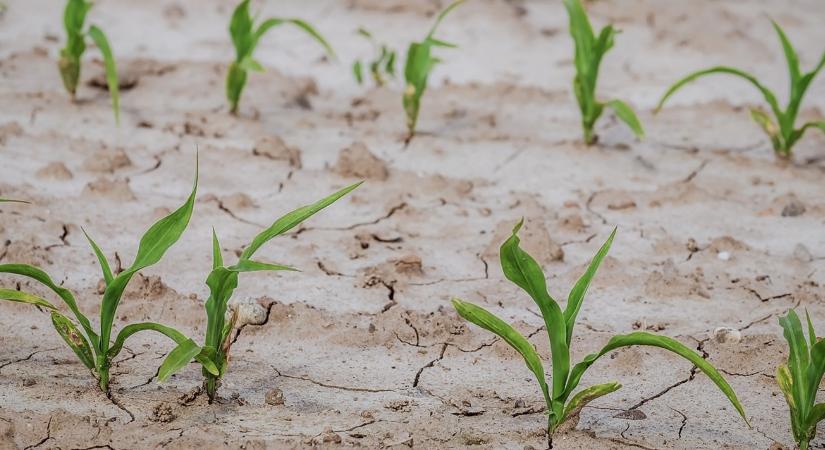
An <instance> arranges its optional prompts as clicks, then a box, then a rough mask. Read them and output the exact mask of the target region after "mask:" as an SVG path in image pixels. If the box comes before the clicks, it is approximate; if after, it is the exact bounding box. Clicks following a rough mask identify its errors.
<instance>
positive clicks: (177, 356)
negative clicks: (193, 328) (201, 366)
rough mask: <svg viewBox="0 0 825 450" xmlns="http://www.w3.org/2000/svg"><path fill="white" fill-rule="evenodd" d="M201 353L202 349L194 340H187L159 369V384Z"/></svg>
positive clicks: (167, 357)
mask: <svg viewBox="0 0 825 450" xmlns="http://www.w3.org/2000/svg"><path fill="white" fill-rule="evenodd" d="M200 352H201V348H200V347H199V346H198V344H196V343H195V341H193V340H192V339H187V340H185V341H183V342H181V343H180V344H178V346H177V347H175V348H174V349H173V350H172V351H171V352H169V354H168V355H166V358H165V359H164V360H163V363H162V364H161V365H160V368H159V369H158V383H163V382H164V381H166V380H167V379H168V378H169V377H170V376H171V375H172V374H173V373H175V372H177V371H179V370H180V369H182V368H184V367H186V365H187V364H189V362H190V361H192V359H193V358H194V357H195V356H197V355H198V354H199V353H200Z"/></svg>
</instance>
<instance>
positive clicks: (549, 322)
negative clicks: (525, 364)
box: [500, 220, 570, 416]
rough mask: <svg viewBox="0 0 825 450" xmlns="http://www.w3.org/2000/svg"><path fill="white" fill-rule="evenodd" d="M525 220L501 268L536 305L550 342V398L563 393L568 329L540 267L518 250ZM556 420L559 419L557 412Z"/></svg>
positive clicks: (510, 242) (503, 254)
mask: <svg viewBox="0 0 825 450" xmlns="http://www.w3.org/2000/svg"><path fill="white" fill-rule="evenodd" d="M523 223H524V220H521V221H520V222H519V223H518V224H516V226H515V227H514V228H513V233H512V235H511V236H510V238H509V239H507V240H506V241H505V242H504V244H502V245H501V252H500V258H501V268H502V270H503V271H504V276H505V277H507V279H508V280H510V281H512V282H513V283H515V284H516V285H518V286H519V287H520V288H522V289H524V290H525V291H526V292H527V293H528V294H530V297H532V298H533V301H535V302H536V304H537V305H538V307H539V309H540V310H541V315H542V317H543V318H544V324H545V327H546V328H547V335H548V337H549V339H550V349H551V353H552V357H553V396H554V398H555V397H556V396H557V395H559V394H560V393H561V392H563V391H564V386H565V383H566V382H567V376H568V373H569V370H570V350H569V347H568V346H567V326H566V323H565V320H564V315H563V314H562V312H561V308H560V307H559V304H558V303H556V301H555V300H553V298H552V297H550V294H548V293H547V284H546V282H545V279H544V272H542V270H541V267H540V266H539V264H538V263H537V262H536V261H535V260H534V259H533V258H532V257H531V256H530V255H528V254H527V252H525V251H524V250H522V249H521V248H520V247H519V242H520V240H519V237H518V232H519V230H520V229H521V226H522V224H523ZM557 416H561V411H558V414H557Z"/></svg>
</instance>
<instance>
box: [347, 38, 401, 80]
mask: <svg viewBox="0 0 825 450" xmlns="http://www.w3.org/2000/svg"><path fill="white" fill-rule="evenodd" d="M357 33H358V35H359V36H363V37H364V38H365V39H366V40H368V41H369V42H370V44H372V47H373V50H374V52H375V55H374V56H373V58H372V60H370V61H369V74H370V76H372V80H373V81H374V82H375V85H376V86H378V87H381V86H383V85H384V84H385V83H386V82H387V78H395V50H393V49H391V48H389V47H388V46H387V45H386V44H379V43H378V42H376V40H375V38H374V37H373V36H372V33H370V32H369V31H367V30H366V29H364V28H359V29H358V31H357ZM352 73H353V74H354V75H355V81H357V82H358V84H363V83H364V64H363V63H362V62H361V60H357V61H355V63H353V65H352Z"/></svg>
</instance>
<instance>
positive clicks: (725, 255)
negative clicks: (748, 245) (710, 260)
mask: <svg viewBox="0 0 825 450" xmlns="http://www.w3.org/2000/svg"><path fill="white" fill-rule="evenodd" d="M716 257H717V258H719V259H721V260H722V261H727V260H729V259H730V252H719V254H718V255H716Z"/></svg>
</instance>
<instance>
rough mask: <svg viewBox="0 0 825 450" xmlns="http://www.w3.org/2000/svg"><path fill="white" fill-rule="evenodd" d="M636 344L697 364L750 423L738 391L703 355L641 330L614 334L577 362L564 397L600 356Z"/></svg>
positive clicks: (680, 344) (664, 337)
mask: <svg viewBox="0 0 825 450" xmlns="http://www.w3.org/2000/svg"><path fill="white" fill-rule="evenodd" d="M634 345H646V346H652V347H659V348H662V349H665V350H668V351H671V352H673V353H675V354H677V355H679V356H681V357H682V358H685V359H687V360H688V361H690V362H691V363H693V365H695V366H696V367H697V368H698V369H699V370H701V371H702V372H703V373H704V374H705V375H707V376H708V378H710V380H711V381H713V382H714V384H716V386H717V387H718V388H719V389H720V390H721V391H722V393H723V394H725V396H726V397H727V398H728V400H730V402H731V404H732V405H733V407H734V408H736V411H738V412H739V415H740V416H742V419H744V420H745V423H748V419H747V417H746V416H745V410H744V408H742V405H741V404H740V403H739V399H738V398H737V397H736V393H735V392H734V391H733V388H731V387H730V385H729V384H728V382H727V381H726V380H725V378H724V377H723V376H722V374H720V373H719V371H718V370H716V368H714V367H713V366H712V365H711V364H710V363H709V362H707V361H706V360H705V359H703V358H702V356H701V355H699V354H698V353H696V352H695V351H693V350H691V349H690V348H688V347H686V346H685V345H684V344H682V343H681V342H679V341H677V340H675V339H672V338H669V337H667V336H657V335H655V334H651V333H646V332H641V331H640V332H635V333H630V334H622V335H617V336H614V337H613V338H612V339H610V341H609V342H608V343H607V345H605V346H604V348H602V349H601V351H599V352H598V353H592V354H590V355H588V356H587V357H585V358H584V359H583V360H582V362H580V363H578V364H576V365H575V366H574V367H573V370H572V371H571V373H570V382H569V383H568V385H567V389H566V390H565V392H564V395H565V397H564V398H566V397H567V396H569V395H570V393H572V391H573V390H574V389H575V388H576V385H578V383H579V380H580V379H581V376H582V375H583V374H584V372H585V371H586V370H587V369H588V368H589V367H590V366H591V365H592V364H593V363H594V362H595V361H596V360H597V359H598V358H600V357H601V356H603V355H605V354H607V353H609V352H611V351H613V350H616V349H618V348H621V347H630V346H634Z"/></svg>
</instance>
